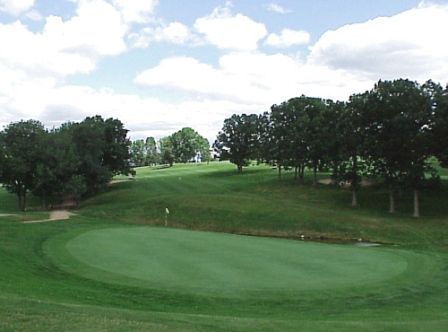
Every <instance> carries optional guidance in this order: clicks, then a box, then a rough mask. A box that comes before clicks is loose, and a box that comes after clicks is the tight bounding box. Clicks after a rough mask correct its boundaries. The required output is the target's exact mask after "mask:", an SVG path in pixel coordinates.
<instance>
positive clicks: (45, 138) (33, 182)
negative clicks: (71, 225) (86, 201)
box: [0, 115, 130, 211]
mask: <svg viewBox="0 0 448 332" xmlns="http://www.w3.org/2000/svg"><path fill="white" fill-rule="evenodd" d="M127 133H128V130H127V129H125V128H124V126H123V124H122V123H121V121H120V120H117V119H113V118H109V119H107V120H104V119H103V118H102V117H101V116H98V115H97V116H95V117H87V118H85V119H84V120H83V121H82V122H80V123H75V122H67V123H64V124H62V125H61V126H60V127H59V128H54V129H52V130H47V129H45V128H44V126H43V125H42V123H41V122H39V121H36V120H27V121H24V120H22V121H19V122H13V123H11V124H9V125H8V126H6V127H5V128H4V130H3V131H1V132H0V183H2V184H3V186H4V187H5V188H6V190H7V191H8V192H9V193H11V194H15V195H16V196H17V201H18V209H19V210H20V211H24V210H25V207H26V197H27V193H28V192H31V193H32V194H34V195H35V196H37V197H39V198H40V200H41V202H42V208H43V209H45V210H48V209H50V208H51V206H52V205H57V204H60V203H61V202H62V201H63V200H65V199H67V198H70V199H73V200H75V201H76V202H78V201H79V199H80V198H81V197H83V196H87V195H92V194H95V193H97V192H98V191H99V190H101V189H102V188H104V187H106V186H107V185H108V183H109V181H110V180H111V179H112V177H113V176H115V175H118V174H129V172H130V166H129V145H130V141H129V139H128V138H127Z"/></svg>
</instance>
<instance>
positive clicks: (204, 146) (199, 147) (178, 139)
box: [169, 127, 210, 163]
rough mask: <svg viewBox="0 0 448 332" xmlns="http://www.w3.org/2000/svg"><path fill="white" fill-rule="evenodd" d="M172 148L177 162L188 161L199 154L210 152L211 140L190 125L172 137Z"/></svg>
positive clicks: (203, 154)
mask: <svg viewBox="0 0 448 332" xmlns="http://www.w3.org/2000/svg"><path fill="white" fill-rule="evenodd" d="M169 138H170V143H171V150H172V153H173V155H174V160H175V161H176V162H182V163H186V162H189V161H191V160H193V159H194V158H195V157H196V156H197V155H198V154H200V155H201V156H205V155H206V154H209V148H210V145H209V142H208V140H207V139H205V138H204V137H202V136H201V135H199V133H198V132H196V131H195V130H193V129H192V128H190V127H185V128H182V129H181V130H179V131H177V132H175V133H174V134H172V135H171V136H170V137H169Z"/></svg>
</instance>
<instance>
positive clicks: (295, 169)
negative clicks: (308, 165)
mask: <svg viewBox="0 0 448 332" xmlns="http://www.w3.org/2000/svg"><path fill="white" fill-rule="evenodd" d="M298 174H299V167H298V166H296V167H294V180H298V179H299V177H298Z"/></svg>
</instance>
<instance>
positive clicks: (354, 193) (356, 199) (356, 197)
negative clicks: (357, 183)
mask: <svg viewBox="0 0 448 332" xmlns="http://www.w3.org/2000/svg"><path fill="white" fill-rule="evenodd" d="M352 206H358V196H357V195H356V189H355V187H353V186H352Z"/></svg>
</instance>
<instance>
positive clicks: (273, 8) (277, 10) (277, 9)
mask: <svg viewBox="0 0 448 332" xmlns="http://www.w3.org/2000/svg"><path fill="white" fill-rule="evenodd" d="M265 7H266V9H267V10H268V11H270V12H275V13H279V14H287V13H290V12H291V11H290V10H288V9H285V8H283V7H282V6H280V5H278V4H276V3H270V4H268V5H265Z"/></svg>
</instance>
